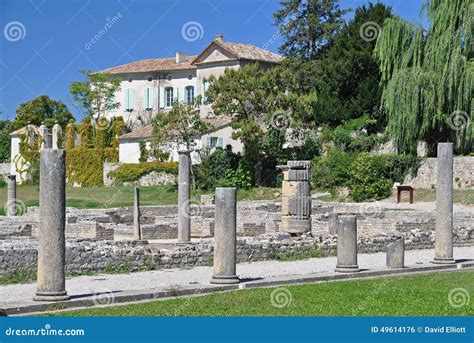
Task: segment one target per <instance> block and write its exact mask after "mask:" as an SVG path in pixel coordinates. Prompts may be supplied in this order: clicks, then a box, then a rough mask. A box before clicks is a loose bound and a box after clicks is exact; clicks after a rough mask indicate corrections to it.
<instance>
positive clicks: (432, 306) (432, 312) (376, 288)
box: [56, 271, 474, 316]
mask: <svg viewBox="0 0 474 343" xmlns="http://www.w3.org/2000/svg"><path fill="white" fill-rule="evenodd" d="M456 288H457V289H460V288H461V289H463V290H461V291H460V292H461V293H459V292H458V293H457V294H455V296H454V297H453V300H454V305H462V302H461V301H462V299H463V298H462V296H461V297H459V295H460V294H461V295H462V294H464V295H465V294H469V295H470V297H471V298H473V297H474V272H472V271H469V272H467V271H464V272H447V273H440V274H431V275H418V276H403V277H388V278H379V279H370V280H353V281H339V282H326V283H320V284H307V285H298V286H287V287H285V288H284V289H283V291H282V290H281V289H282V288H279V289H278V290H277V289H276V288H260V289H248V290H238V291H232V292H224V293H213V294H210V295H204V296H198V297H189V298H178V299H173V300H162V301H154V302H149V303H141V304H136V305H124V306H115V307H107V308H91V309H87V310H81V311H74V312H65V313H57V314H56V315H62V316H209V315H210V316H354V315H355V316H392V315H395V316H408V315H412V316H472V315H474V299H470V301H466V303H465V305H464V306H461V307H453V306H451V305H450V303H449V300H448V297H449V293H450V291H452V290H453V289H456ZM272 292H275V293H273V295H274V296H273V298H274V303H276V304H277V305H278V304H284V303H285V301H286V299H289V298H291V301H290V302H289V303H288V305H287V306H283V307H281V308H279V307H276V306H273V305H272V300H271V299H272ZM277 292H281V293H280V296H277V295H276V294H277ZM288 292H289V293H288ZM462 292H467V293H462ZM464 299H466V298H464Z"/></svg>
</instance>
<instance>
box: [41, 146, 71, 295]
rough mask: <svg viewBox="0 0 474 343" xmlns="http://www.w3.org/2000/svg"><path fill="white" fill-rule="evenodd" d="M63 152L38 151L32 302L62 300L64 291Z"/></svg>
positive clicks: (64, 216) (64, 217)
mask: <svg viewBox="0 0 474 343" xmlns="http://www.w3.org/2000/svg"><path fill="white" fill-rule="evenodd" d="M65 227H66V151H65V150H53V149H44V150H41V153H40V216H39V233H38V237H39V239H38V272H37V274H38V275H37V288H36V295H35V296H34V297H33V300H36V301H63V300H67V299H69V296H68V295H67V292H66V282H65V280H66V278H65V269H66V268H65V260H66V241H65V233H64V230H65Z"/></svg>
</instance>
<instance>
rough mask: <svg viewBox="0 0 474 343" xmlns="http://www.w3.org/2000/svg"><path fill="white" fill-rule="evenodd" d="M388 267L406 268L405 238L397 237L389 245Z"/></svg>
mask: <svg viewBox="0 0 474 343" xmlns="http://www.w3.org/2000/svg"><path fill="white" fill-rule="evenodd" d="M387 268H389V269H399V268H405V239H404V238H403V237H399V238H397V240H396V241H395V242H392V243H390V244H389V245H388V246H387Z"/></svg>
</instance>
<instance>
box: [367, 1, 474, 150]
mask: <svg viewBox="0 0 474 343" xmlns="http://www.w3.org/2000/svg"><path fill="white" fill-rule="evenodd" d="M422 11H424V12H426V16H427V19H428V21H429V28H428V30H424V29H423V28H422V27H420V26H417V25H415V24H413V23H409V22H407V21H404V20H403V19H401V18H399V17H393V18H389V19H386V20H385V22H384V25H383V28H382V30H381V32H380V34H379V37H378V40H377V44H376V47H375V50H374V54H375V57H376V59H377V60H378V63H379V66H380V70H381V83H382V87H383V93H382V99H381V100H382V101H381V103H382V105H383V106H384V107H385V108H386V110H387V112H388V120H389V125H388V130H389V133H390V135H391V137H392V139H393V140H394V142H395V144H396V145H397V147H398V149H399V151H400V152H404V153H414V152H415V151H416V146H417V142H418V141H419V140H424V141H426V142H428V144H429V147H430V150H431V151H433V148H434V146H435V144H436V143H437V142H442V141H449V142H453V143H454V146H455V150H456V152H457V153H468V152H470V151H473V141H474V137H473V136H474V124H473V119H474V112H473V111H474V106H473V103H474V100H473V88H474V60H473V44H474V41H473V27H474V24H473V22H474V19H473V18H474V1H472V0H428V1H426V2H425V3H424V4H423V8H422Z"/></svg>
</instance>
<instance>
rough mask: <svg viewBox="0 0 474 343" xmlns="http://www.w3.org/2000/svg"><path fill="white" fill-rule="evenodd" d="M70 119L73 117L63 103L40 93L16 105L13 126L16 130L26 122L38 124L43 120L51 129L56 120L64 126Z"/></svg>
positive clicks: (26, 123)
mask: <svg viewBox="0 0 474 343" xmlns="http://www.w3.org/2000/svg"><path fill="white" fill-rule="evenodd" d="M70 119H74V117H73V115H72V114H71V112H69V110H68V108H67V106H66V105H65V104H64V103H62V102H61V101H58V100H52V99H50V98H49V96H47V95H40V96H39V97H37V98H34V99H32V100H29V101H27V102H25V103H23V104H21V105H20V106H18V108H17V109H16V117H15V121H14V123H13V127H14V129H15V130H17V129H20V128H22V127H24V126H26V125H28V124H33V125H36V126H39V125H41V123H43V122H44V123H45V125H46V126H47V127H48V128H49V129H51V128H52V127H53V125H54V124H55V123H56V122H57V123H58V124H59V125H61V127H63V128H65V127H66V125H67V123H68V121H69V120H70Z"/></svg>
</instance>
